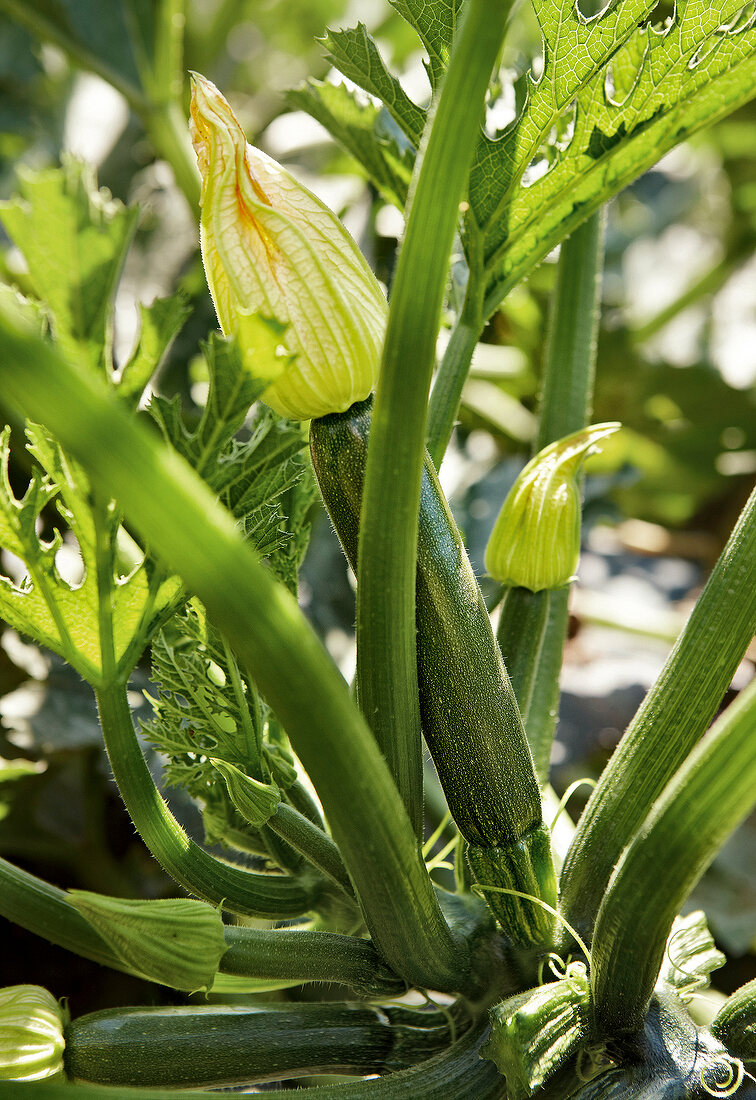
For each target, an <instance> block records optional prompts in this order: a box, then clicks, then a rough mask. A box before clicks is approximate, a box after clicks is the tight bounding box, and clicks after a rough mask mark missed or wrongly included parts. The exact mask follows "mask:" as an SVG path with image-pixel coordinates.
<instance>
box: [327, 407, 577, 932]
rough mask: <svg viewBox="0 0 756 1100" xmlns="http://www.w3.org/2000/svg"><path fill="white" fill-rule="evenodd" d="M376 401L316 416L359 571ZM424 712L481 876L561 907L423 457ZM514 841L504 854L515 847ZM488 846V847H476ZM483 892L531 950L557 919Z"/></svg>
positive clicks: (478, 619) (473, 588)
mask: <svg viewBox="0 0 756 1100" xmlns="http://www.w3.org/2000/svg"><path fill="white" fill-rule="evenodd" d="M371 408H372V399H371V398H368V399H367V400H366V401H362V402H359V403H358V404H356V405H353V406H352V407H351V408H350V409H348V410H347V411H346V412H344V413H337V414H333V415H331V416H325V417H322V418H320V419H317V420H313V421H312V425H311V428H310V447H311V452H312V459H313V465H314V467H315V473H316V475H317V478H318V482H319V484H320V490H321V493H322V496H323V500H324V502H325V505H326V508H327V509H328V512H329V514H330V516H331V520H332V521H333V525H334V527H335V528H336V532H337V534H338V536H339V539H340V540H341V544H342V546H343V548H344V552H345V553H346V556H347V558H348V560H349V563H350V564H351V566H352V568H353V569H355V570H356V568H357V546H358V535H359V517H360V504H361V499H362V485H363V478H364V471H365V461H366V457H367V444H368V435H369V431H370V416H371ZM417 656H418V681H419V689H420V713H421V722H422V727H423V734H424V736H425V739H426V742H427V744H428V748H429V749H430V752H431V755H432V757H433V760H434V763H435V765H436V770H437V772H438V776H439V779H440V781H441V785H442V786H443V788H444V793H445V794H446V798H447V801H448V804H449V808H450V810H451V812H452V815H453V817H454V819H455V821H456V822H457V825H458V826H459V829H460V832H461V833H462V835H463V836H464V837H465V839H466V840H467V841H469V843H470V853H469V854H470V862H471V865H472V867H473V871H474V872H476V873H479V874H480V875H481V876H482V875H485V879H484V878H483V877H481V878H480V881H481V884H482V885H483V884H487V885H493V886H497V887H504V888H509V889H515V890H520V891H522V892H523V893H531V894H532V893H536V894H537V896H539V897H540V898H541V899H542V900H543V901H545V902H547V903H548V904H549V905H551V906H554V905H555V904H556V885H555V880H554V871H553V866H552V860H551V850H550V844H549V838H548V832H547V830H546V829H545V826H544V825H543V821H542V817H541V796H540V791H539V789H538V783H537V780H536V777H535V772H534V770H533V760H532V757H531V755H530V750H529V748H528V744H527V741H526V739H525V733H524V730H523V726H522V720H521V718H520V713H519V710H518V709H517V703H516V701H515V696H514V692H513V690H512V685H511V684H510V682H509V676H508V675H507V671H506V668H505V667H504V662H503V661H502V658H501V653H500V651H499V648H498V646H497V644H496V641H495V639H494V637H493V632H492V630H491V623H490V620H489V617H488V613H487V611H486V608H485V604H484V603H483V598H482V596H481V593H480V588H479V587H478V583H477V581H476V579H475V575H474V573H473V571H472V567H471V565H470V562H469V559H468V557H467V553H466V551H465V548H464V545H463V544H462V540H461V538H460V535H459V532H458V530H457V526H456V524H455V522H454V520H453V518H452V515H451V512H450V511H449V506H448V504H447V503H446V500H445V498H444V495H443V491H442V490H441V487H440V485H439V483H438V478H437V477H436V474H435V470H434V469H433V465H432V463H431V461H430V459H429V458H428V457H427V456H426V462H425V468H424V471H423V480H422V489H421V499H420V518H419V532H418V552H417ZM510 848H511V849H512V850H511V851H510V852H508V849H510ZM480 850H483V851H480ZM487 900H488V901H489V904H490V905H491V907H492V909H493V910H494V912H495V913H496V915H497V917H498V918H499V920H500V921H501V922H502V924H503V925H504V927H505V929H506V931H507V932H508V933H509V934H510V935H511V936H512V938H513V939H515V940H516V941H517V942H519V943H521V944H522V945H523V946H528V947H532V946H533V945H534V944H543V943H546V942H548V941H549V939H550V937H551V934H552V927H553V925H552V917H551V916H550V915H549V914H548V913H546V912H545V911H544V910H543V909H541V907H540V906H538V905H535V904H533V903H532V902H529V901H520V900H519V899H517V898H514V897H511V896H508V895H505V894H496V893H493V892H492V893H491V894H488V895H487Z"/></svg>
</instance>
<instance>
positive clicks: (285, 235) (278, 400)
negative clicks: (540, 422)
mask: <svg viewBox="0 0 756 1100" xmlns="http://www.w3.org/2000/svg"><path fill="white" fill-rule="evenodd" d="M191 134H192V140H193V142H194V148H195V151H196V153H197V161H198V164H199V170H200V175H201V176H202V198H201V202H202V217H201V220H200V247H201V250H202V259H203V261H204V264H205V272H206V275H207V282H208V286H209V287H210V293H211V294H212V296H213V301H214V302H215V309H216V312H217V314H218V320H219V322H220V326H221V328H222V329H223V331H224V332H225V333H226V335H236V336H238V339H239V343H240V346H241V348H242V352H244V351H245V350H246V349H245V332H244V328H245V320H244V318H245V317H248V316H249V315H250V314H252V313H261V314H263V315H264V316H266V317H271V318H275V319H277V320H278V321H281V322H283V323H285V324H287V326H288V328H287V329H286V332H285V335H284V336H283V338H282V343H283V344H284V346H285V349H286V351H287V352H288V353H290V354H291V353H293V355H294V356H295V358H294V361H293V362H291V363H289V365H287V366H286V367H285V369H284V370H283V372H282V373H281V374H280V376H279V377H278V378H277V380H276V381H274V382H272V384H271V385H270V386H268V388H267V390H266V391H265V393H264V395H263V400H264V401H265V402H266V403H267V404H268V405H270V406H271V408H273V409H274V410H275V411H276V412H278V413H280V414H281V415H283V416H289V417H292V418H293V419H295V420H309V419H310V418H311V417H316V416H324V415H326V414H327V413H334V412H343V411H344V410H345V409H348V408H349V406H350V405H353V404H354V402H355V401H361V400H363V399H364V398H365V397H367V396H368V394H369V393H370V392H371V390H372V389H373V387H374V385H375V381H376V377H377V373H378V367H379V365H380V358H381V349H382V346H383V337H384V332H385V327H386V317H387V312H388V307H387V304H386V299H385V297H384V294H383V292H382V290H381V288H380V286H379V285H378V282H377V280H376V278H375V276H374V275H373V273H372V272H371V270H370V268H369V267H368V265H367V263H366V262H365V259H364V258H363V256H362V254H361V253H360V251H359V249H358V248H357V245H356V244H355V242H354V241H353V240H352V238H351V237H350V236H349V234H348V233H347V231H346V229H345V228H344V226H343V225H342V224H341V222H340V221H339V220H338V218H337V217H336V215H335V214H333V213H332V211H330V210H329V209H328V207H327V206H325V205H324V204H323V203H322V202H321V201H320V199H318V198H316V196H315V195H313V194H312V193H311V192H310V191H308V190H307V188H305V187H303V186H302V185H301V184H300V183H298V182H297V181H296V180H295V179H294V178H293V176H291V175H289V173H288V172H287V171H285V169H283V168H282V167H281V165H280V164H278V163H277V162H276V161H274V160H272V159H271V158H270V157H268V156H266V154H265V153H262V152H261V151H260V150H259V149H255V148H254V147H253V146H252V145H249V144H247V142H246V139H245V137H244V133H243V131H242V129H241V126H240V125H239V123H238V122H237V120H236V118H235V116H234V114H233V112H232V110H231V108H230V107H229V105H228V103H227V102H226V100H225V99H224V98H223V96H222V95H221V94H220V92H219V91H218V89H217V88H216V87H215V85H214V84H211V83H210V81H209V80H206V79H205V78H204V77H202V76H199V75H198V74H196V73H195V74H193V76H192V102H191ZM258 358H259V357H258ZM252 366H253V369H254V370H255V373H256V374H257V375H258V376H260V375H261V374H262V375H263V376H264V377H268V374H266V371H267V370H269V369H270V367H269V365H266V364H264V363H259V362H257V361H256V362H255V363H254V364H253V365H252ZM279 369H280V364H276V366H275V368H274V369H273V371H272V372H271V376H275V375H276V374H277V373H278V370H279Z"/></svg>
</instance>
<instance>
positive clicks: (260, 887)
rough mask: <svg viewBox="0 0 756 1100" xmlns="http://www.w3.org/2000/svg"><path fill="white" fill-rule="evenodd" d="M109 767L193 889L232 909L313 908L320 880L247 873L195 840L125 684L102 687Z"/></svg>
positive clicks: (173, 868) (295, 912) (145, 835)
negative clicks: (137, 726)
mask: <svg viewBox="0 0 756 1100" xmlns="http://www.w3.org/2000/svg"><path fill="white" fill-rule="evenodd" d="M97 706H98V709H99V712H100V723H101V725H102V732H103V736H104V738H105V748H106V749H107V753H108V758H109V760H110V766H111V767H112V769H113V776H114V778H115V781H116V783H117V784H118V789H119V791H120V793H121V797H122V798H123V801H124V803H125V805H126V809H127V810H128V812H129V816H130V817H131V820H132V821H133V822H134V826H135V827H136V829H137V831H138V832H139V835H140V836H141V837H142V839H143V840H144V843H145V844H146V845H147V847H148V848H149V850H150V851H151V852H152V854H153V855H154V857H155V859H156V860H157V861H158V863H159V864H160V865H161V866H162V867H163V868H165V870H166V871H167V872H168V874H169V875H172V876H173V878H175V879H176V881H177V882H179V883H181V885H182V886H183V887H185V889H187V890H189V891H190V893H192V894H196V895H197V897H200V898H203V899H204V900H205V901H209V902H211V903H212V904H213V905H221V904H222V905H224V906H225V907H226V908H228V909H230V910H231V911H232V912H237V913H247V914H249V915H250V916H256V917H266V918H268V919H281V918H285V917H295V916H299V915H300V914H302V913H305V912H307V910H308V909H312V908H313V907H314V905H315V903H316V900H317V880H313V879H311V880H310V881H309V882H308V881H307V880H306V879H305V878H304V877H302V878H299V879H294V878H289V877H288V876H286V875H266V874H259V873H256V872H254V871H245V870H243V869H242V868H241V867H234V866H233V865H232V864H230V863H224V862H222V861H221V860H219V859H216V858H215V857H214V856H211V855H209V854H208V853H207V852H205V851H204V850H203V849H202V848H200V847H199V845H197V844H195V843H194V841H193V840H190V839H189V837H188V836H187V835H186V833H185V832H184V830H183V829H182V828H181V826H180V825H179V823H178V822H177V821H176V819H175V817H174V816H173V814H172V813H171V811H170V809H169V808H168V805H167V804H166V802H165V800H164V799H163V797H162V795H161V794H160V792H159V791H158V789H157V787H156V786H155V783H154V781H153V778H152V776H151V774H150V770H149V768H148V767H147V764H146V762H145V759H144V756H143V755H142V750H141V748H140V747H139V741H138V740H137V736H136V733H135V731H134V725H133V722H132V720H131V711H130V709H129V704H128V699H127V697H126V687H125V685H122V684H119V683H115V684H112V685H109V686H105V687H102V688H100V689H99V690H98V691H97Z"/></svg>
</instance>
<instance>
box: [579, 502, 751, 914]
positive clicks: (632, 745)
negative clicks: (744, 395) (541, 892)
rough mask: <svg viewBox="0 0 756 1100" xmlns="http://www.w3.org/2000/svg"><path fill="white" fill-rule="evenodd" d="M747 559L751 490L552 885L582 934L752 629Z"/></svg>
mask: <svg viewBox="0 0 756 1100" xmlns="http://www.w3.org/2000/svg"><path fill="white" fill-rule="evenodd" d="M754 563H756V490H755V491H754V492H753V493H752V494H751V497H750V499H749V500H748V502H747V504H746V506H745V508H744V509H743V512H742V513H741V516H740V519H739V520H738V522H737V524H736V526H735V528H734V530H733V532H732V534H731V535H730V538H729V540H728V542H727V545H726V546H725V548H724V550H723V551H722V554H721V556H720V558H719V560H718V562H717V564H716V566H715V568H714V570H713V572H712V574H711V576H710V578H709V580H708V582H707V584H706V587H705V588H704V590H703V592H702V593H701V595H700V597H699V599H698V602H697V603H696V606H695V607H694V609H693V611H692V613H691V616H690V618H689V619H688V622H687V624H686V626H685V629H684V630H683V632H682V634H681V635H680V637H679V639H678V641H677V643H676V644H675V647H674V649H673V650H672V652H671V654H670V655H669V657H668V658H667V662H666V664H665V665H664V668H663V669H662V671H661V673H660V675H659V677H658V679H657V681H656V683H655V684H654V686H653V687H652V688H651V690H650V691H649V693H648V695H647V696H646V698H645V700H644V701H643V703H642V704H641V706H640V709H639V710H638V712H637V714H636V715H635V717H634V718H633V720H632V722H631V723H630V725H629V726H628V728H627V730H626V732H625V735H624V737H623V738H622V740H621V741H620V743H619V745H618V747H617V749H616V750H615V752H614V755H613V756H612V758H611V760H610V761H609V764H608V766H607V767H606V768H605V770H604V773H603V775H602V776H601V779H600V781H599V783H598V786H597V787H596V789H595V791H594V792H593V795H592V796H591V799H590V801H589V802H588V805H587V806H586V808H585V810H584V812H583V816H582V817H581V819H580V823H579V825H578V829H577V833H576V834H575V839H574V841H573V843H572V846H571V848H570V851H569V852H568V855H567V859H566V861H565V865H564V869H563V871H562V876H561V883H560V888H561V897H562V905H563V909H564V914H565V916H566V918H567V919H568V920H569V921H570V923H571V924H573V925H574V926H575V927H576V928H577V930H578V931H579V932H580V934H581V935H583V936H590V934H591V929H592V926H593V922H594V920H595V917H596V913H597V912H598V908H599V905H600V904H601V900H602V898H603V896H604V892H605V890H606V885H607V883H608V881H609V878H610V876H611V874H612V871H613V870H614V867H615V864H616V863H617V861H618V859H619V857H620V855H621V854H622V850H623V848H624V847H625V846H626V845H627V843H628V842H629V841H630V840H631V838H632V837H633V834H634V833H635V832H636V831H637V829H638V828H639V827H640V825H641V823H642V822H643V820H644V818H645V817H646V815H647V814H648V812H649V810H650V808H651V806H652V805H653V803H654V802H655V800H656V799H657V798H658V796H659V794H660V793H661V791H662V790H663V789H664V787H665V786H666V784H667V783H668V782H669V780H670V779H671V778H672V776H673V775H674V774H675V773H676V771H677V769H678V768H679V767H680V765H681V764H682V763H683V761H684V760H685V758H686V757H687V756H688V754H689V753H690V751H691V749H692V748H693V746H694V745H695V744H696V742H697V741H698V740H699V738H700V737H701V735H702V734H703V733H704V731H705V730H706V728H707V727H708V725H709V723H710V722H711V720H712V718H713V717H714V714H715V713H716V709H717V707H718V706H719V703H720V701H721V699H722V696H723V695H724V693H725V691H726V690H727V687H728V686H729V684H730V682H731V681H732V677H733V675H734V674H735V670H736V668H737V667H738V665H739V663H740V661H741V660H742V658H743V654H744V653H745V651H746V649H747V647H748V645H749V643H750V642H751V639H752V638H753V636H754V633H756V566H755V565H754Z"/></svg>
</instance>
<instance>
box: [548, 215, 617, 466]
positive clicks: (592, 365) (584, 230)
mask: <svg viewBox="0 0 756 1100" xmlns="http://www.w3.org/2000/svg"><path fill="white" fill-rule="evenodd" d="M605 231H606V208H605V207H602V208H601V209H600V210H597V211H596V213H595V214H592V215H591V217H590V218H588V220H587V221H586V222H583V224H582V225H581V226H579V227H578V228H577V229H576V230H575V232H574V233H573V234H572V236H570V237H568V238H567V240H566V241H564V243H563V244H562V249H561V253H560V256H559V265H558V267H557V280H556V286H555V287H554V296H553V298H552V302H551V309H550V312H549V326H548V332H547V335H546V356H545V359H544V364H543V377H542V381H541V402H540V415H539V422H538V435H537V437H536V440H535V445H534V448H533V450H534V453H537V452H538V451H540V450H542V449H543V448H544V447H546V446H547V445H548V444H549V443H554V442H555V441H556V440H557V439H561V438H562V437H563V436H565V435H569V434H570V433H571V432H576V431H579V429H580V428H584V427H585V426H586V424H587V423H588V420H589V418H590V415H591V412H592V408H593V384H594V379H595V376H596V346H597V340H598V322H599V315H600V298H601V276H602V272H603V268H604V235H605Z"/></svg>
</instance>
